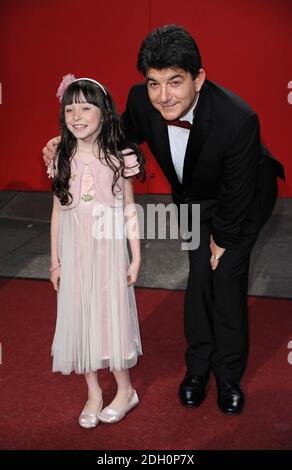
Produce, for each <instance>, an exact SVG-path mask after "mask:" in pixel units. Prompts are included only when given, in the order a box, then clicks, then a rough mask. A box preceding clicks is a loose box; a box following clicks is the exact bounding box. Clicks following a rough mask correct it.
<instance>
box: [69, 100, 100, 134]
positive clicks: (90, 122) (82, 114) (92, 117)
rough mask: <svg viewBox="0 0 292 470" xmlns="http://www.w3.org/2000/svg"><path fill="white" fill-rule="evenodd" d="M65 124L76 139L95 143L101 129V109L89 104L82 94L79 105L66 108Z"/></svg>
mask: <svg viewBox="0 0 292 470" xmlns="http://www.w3.org/2000/svg"><path fill="white" fill-rule="evenodd" d="M65 123H66V126H67V128H68V130H69V131H70V132H71V133H72V134H73V135H74V137H76V139H79V140H83V141H85V142H88V143H94V142H95V141H96V138H97V136H98V134H99V132H100V129H101V112H100V109H99V108H98V107H97V106H94V105H93V104H90V103H87V102H86V100H85V98H84V96H83V94H81V95H80V96H79V100H78V103H77V102H73V103H72V104H70V105H69V104H68V105H66V106H65Z"/></svg>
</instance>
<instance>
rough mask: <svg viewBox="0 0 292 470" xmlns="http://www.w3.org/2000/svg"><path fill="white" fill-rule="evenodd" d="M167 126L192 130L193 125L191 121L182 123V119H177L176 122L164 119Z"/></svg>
mask: <svg viewBox="0 0 292 470" xmlns="http://www.w3.org/2000/svg"><path fill="white" fill-rule="evenodd" d="M164 122H165V124H167V125H168V126H177V127H183V128H184V129H189V130H191V129H192V127H193V125H192V124H191V123H190V122H189V121H181V120H180V119H175V120H174V121H167V120H166V119H164Z"/></svg>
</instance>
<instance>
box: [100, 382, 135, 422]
mask: <svg viewBox="0 0 292 470" xmlns="http://www.w3.org/2000/svg"><path fill="white" fill-rule="evenodd" d="M138 403H139V398H138V395H137V392H136V390H134V392H133V395H132V398H131V400H130V401H129V403H128V405H127V406H125V407H124V408H123V410H121V411H117V410H114V409H113V408H110V407H109V406H106V407H105V408H104V409H103V410H102V412H101V413H100V415H99V420H100V421H101V422H102V423H117V422H118V421H121V419H123V418H124V417H125V416H126V414H127V413H129V411H131V410H132V409H133V408H135V406H137V405H138Z"/></svg>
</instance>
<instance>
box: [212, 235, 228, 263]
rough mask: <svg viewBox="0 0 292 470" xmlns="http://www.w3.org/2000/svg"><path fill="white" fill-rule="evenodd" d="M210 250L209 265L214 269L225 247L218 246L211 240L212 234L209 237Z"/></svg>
mask: <svg viewBox="0 0 292 470" xmlns="http://www.w3.org/2000/svg"><path fill="white" fill-rule="evenodd" d="M210 250H211V253H212V256H211V258H210V263H211V267H212V269H213V271H214V270H215V269H216V268H217V266H218V264H219V260H220V258H221V256H223V255H224V252H225V248H220V246H218V245H216V243H215V242H214V240H213V237H212V235H211V238H210Z"/></svg>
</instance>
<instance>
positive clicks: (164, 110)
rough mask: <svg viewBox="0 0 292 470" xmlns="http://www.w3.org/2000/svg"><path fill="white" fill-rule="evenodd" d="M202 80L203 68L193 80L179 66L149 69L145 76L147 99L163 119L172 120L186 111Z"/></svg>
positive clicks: (188, 73)
mask: <svg viewBox="0 0 292 470" xmlns="http://www.w3.org/2000/svg"><path fill="white" fill-rule="evenodd" d="M204 80H205V72H204V71H203V69H201V70H200V73H199V75H198V77H197V78H196V79H195V80H193V77H192V75H191V74H190V72H186V71H185V70H184V69H181V68H176V67H169V68H165V69H161V70H157V69H149V70H148V72H147V76H146V84H147V89H148V95H149V99H150V101H151V103H152V105H153V106H154V108H155V109H157V111H159V112H160V114H161V115H162V117H163V118H164V119H166V120H168V121H172V120H173V119H177V118H179V117H182V116H183V115H184V114H186V113H187V112H188V110H189V109H190V108H191V106H192V104H193V103H194V101H195V98H196V94H197V92H198V91H200V89H201V86H202V84H203V82H204Z"/></svg>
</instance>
